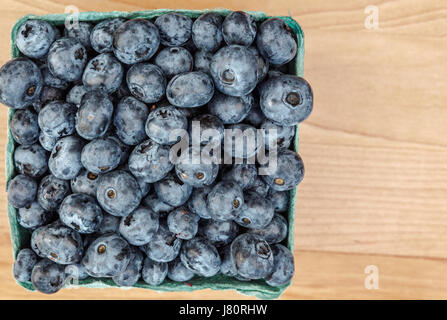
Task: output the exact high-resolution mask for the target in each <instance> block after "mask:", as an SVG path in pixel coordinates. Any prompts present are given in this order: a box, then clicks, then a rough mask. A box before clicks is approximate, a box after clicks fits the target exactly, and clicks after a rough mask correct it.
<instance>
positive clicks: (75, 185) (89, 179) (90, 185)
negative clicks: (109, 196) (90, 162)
mask: <svg viewBox="0 0 447 320" xmlns="http://www.w3.org/2000/svg"><path fill="white" fill-rule="evenodd" d="M98 178H99V176H98V175H97V174H96V173H93V172H90V171H87V170H85V169H82V170H81V171H80V172H79V174H78V175H77V176H76V177H75V178H74V179H72V180H71V181H70V186H71V190H72V191H73V193H85V194H88V195H90V196H92V197H96V186H97V184H98Z"/></svg>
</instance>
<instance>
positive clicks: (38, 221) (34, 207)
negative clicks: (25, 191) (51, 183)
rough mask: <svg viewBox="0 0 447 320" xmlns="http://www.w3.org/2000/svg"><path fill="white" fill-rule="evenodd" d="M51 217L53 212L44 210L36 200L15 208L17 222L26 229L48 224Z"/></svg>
mask: <svg viewBox="0 0 447 320" xmlns="http://www.w3.org/2000/svg"><path fill="white" fill-rule="evenodd" d="M52 219H53V213H52V212H49V211H46V210H44V209H43V208H42V207H41V206H40V205H39V203H38V202H37V201H34V202H32V203H30V204H28V205H26V206H25V207H23V208H20V209H18V210H17V222H18V223H19V224H20V225H21V226H22V227H24V228H27V229H36V228H38V227H41V226H43V225H46V224H48V223H49V222H50V221H51V220H52Z"/></svg>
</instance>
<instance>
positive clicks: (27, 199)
mask: <svg viewBox="0 0 447 320" xmlns="http://www.w3.org/2000/svg"><path fill="white" fill-rule="evenodd" d="M6 192H7V193H8V202H9V204H10V205H12V206H13V207H14V208H17V209H19V208H23V207H26V206H27V205H29V204H31V203H32V202H33V201H34V199H35V198H36V193H37V183H36V181H34V179H33V178H30V177H29V176H26V175H24V174H19V175H17V176H15V177H14V178H13V179H12V180H11V181H9V183H8V188H7V190H6Z"/></svg>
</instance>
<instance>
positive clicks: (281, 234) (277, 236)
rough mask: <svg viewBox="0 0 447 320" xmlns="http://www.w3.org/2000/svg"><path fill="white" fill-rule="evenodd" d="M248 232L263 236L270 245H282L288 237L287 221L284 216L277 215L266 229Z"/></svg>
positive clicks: (249, 230)
mask: <svg viewBox="0 0 447 320" xmlns="http://www.w3.org/2000/svg"><path fill="white" fill-rule="evenodd" d="M247 232H248V233H253V234H257V235H259V236H261V237H262V238H263V239H264V240H265V241H267V242H268V243H269V244H274V243H280V242H281V241H283V240H284V239H285V238H286V237H287V221H286V219H285V218H284V217H283V216H281V215H279V214H275V215H274V216H273V219H272V221H271V222H270V223H269V224H268V225H266V226H265V227H264V228H260V229H248V231H247Z"/></svg>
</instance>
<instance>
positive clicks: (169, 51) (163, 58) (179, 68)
mask: <svg viewBox="0 0 447 320" xmlns="http://www.w3.org/2000/svg"><path fill="white" fill-rule="evenodd" d="M193 62H194V60H193V58H192V55H191V53H189V51H188V50H186V49H185V48H183V47H167V48H164V49H163V50H161V51H160V52H159V53H158V54H157V56H156V57H155V60H154V63H155V64H156V65H157V66H158V67H159V68H160V69H161V70H162V71H163V73H164V75H165V76H166V78H172V77H173V76H175V75H177V74H179V73H182V72H188V71H192V69H193Z"/></svg>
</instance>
